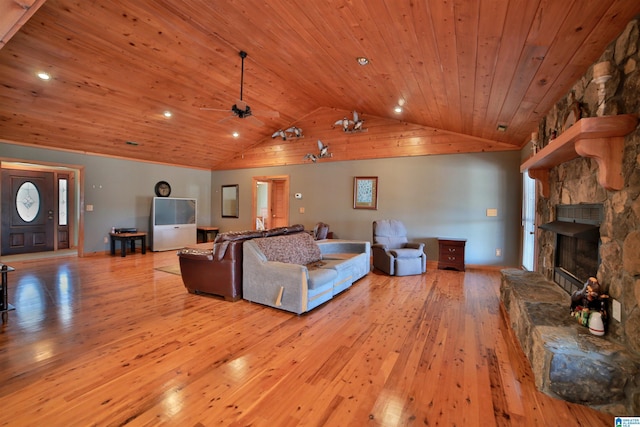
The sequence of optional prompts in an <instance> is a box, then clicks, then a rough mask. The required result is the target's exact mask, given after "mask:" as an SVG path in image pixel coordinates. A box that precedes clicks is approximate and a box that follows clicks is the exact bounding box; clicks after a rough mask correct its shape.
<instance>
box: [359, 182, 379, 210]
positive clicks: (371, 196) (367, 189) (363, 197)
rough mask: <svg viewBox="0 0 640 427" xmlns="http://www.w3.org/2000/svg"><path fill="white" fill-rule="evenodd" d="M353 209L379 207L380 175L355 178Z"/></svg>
mask: <svg viewBox="0 0 640 427" xmlns="http://www.w3.org/2000/svg"><path fill="white" fill-rule="evenodd" d="M353 209H378V177H377V176H356V177H354V178H353Z"/></svg>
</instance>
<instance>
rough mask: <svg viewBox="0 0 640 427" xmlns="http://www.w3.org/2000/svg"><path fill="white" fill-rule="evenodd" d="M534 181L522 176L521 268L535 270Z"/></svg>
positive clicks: (524, 174) (527, 176)
mask: <svg viewBox="0 0 640 427" xmlns="http://www.w3.org/2000/svg"><path fill="white" fill-rule="evenodd" d="M535 253H536V180H535V179H533V178H531V177H529V173H528V172H524V173H523V174H522V267H523V268H524V269H525V270H527V271H535V270H536V262H535Z"/></svg>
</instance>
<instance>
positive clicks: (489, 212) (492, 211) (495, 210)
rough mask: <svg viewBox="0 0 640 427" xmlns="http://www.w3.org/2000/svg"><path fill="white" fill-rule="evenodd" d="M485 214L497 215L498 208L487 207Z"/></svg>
mask: <svg viewBox="0 0 640 427" xmlns="http://www.w3.org/2000/svg"><path fill="white" fill-rule="evenodd" d="M487 216H498V209H495V208H492V209H487Z"/></svg>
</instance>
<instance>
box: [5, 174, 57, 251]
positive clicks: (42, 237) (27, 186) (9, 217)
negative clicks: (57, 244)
mask: <svg viewBox="0 0 640 427" xmlns="http://www.w3.org/2000/svg"><path fill="white" fill-rule="evenodd" d="M53 178H54V176H53V172H41V171H32V170H16V169H3V170H2V236H1V239H2V255H13V254H23V253H29V252H42V251H52V250H53V249H54V233H55V224H56V221H55V216H54V209H55V195H54V192H53V188H54V183H53Z"/></svg>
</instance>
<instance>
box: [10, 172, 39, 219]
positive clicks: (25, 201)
mask: <svg viewBox="0 0 640 427" xmlns="http://www.w3.org/2000/svg"><path fill="white" fill-rule="evenodd" d="M16 209H17V211H18V215H20V218H22V220H23V221H24V222H31V221H33V220H34V219H36V217H37V216H38V212H39V211H40V192H39V191H38V189H37V188H36V186H35V185H33V183H32V182H29V181H27V182H24V183H22V185H21V186H20V188H18V193H17V194H16Z"/></svg>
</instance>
